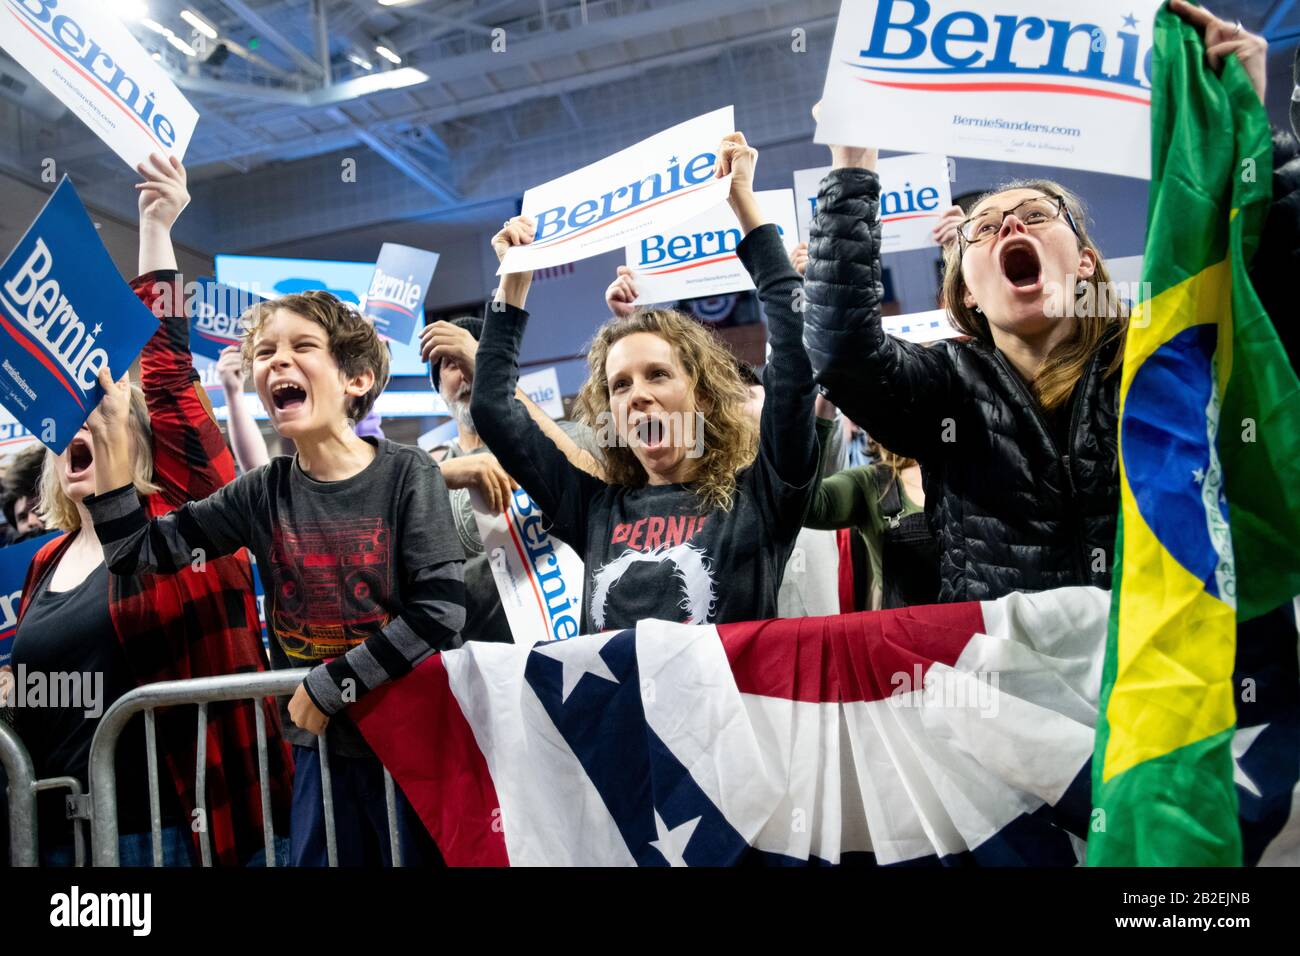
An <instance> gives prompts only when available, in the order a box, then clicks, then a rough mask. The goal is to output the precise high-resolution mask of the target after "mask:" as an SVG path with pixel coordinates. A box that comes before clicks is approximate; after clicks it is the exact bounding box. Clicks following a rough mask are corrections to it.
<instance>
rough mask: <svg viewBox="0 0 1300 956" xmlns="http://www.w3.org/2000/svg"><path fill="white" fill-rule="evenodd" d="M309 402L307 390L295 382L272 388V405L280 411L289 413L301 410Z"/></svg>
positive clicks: (282, 383)
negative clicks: (296, 409) (297, 409)
mask: <svg viewBox="0 0 1300 956" xmlns="http://www.w3.org/2000/svg"><path fill="white" fill-rule="evenodd" d="M306 401H307V390H306V389H304V388H303V387H302V386H301V385H295V384H294V383H293V382H281V383H279V384H278V385H275V386H273V387H272V388H271V404H272V405H274V406H275V407H276V409H277V410H278V411H281V412H287V411H291V410H293V409H295V408H300V407H301V406H302V404H303V403H304V402H306Z"/></svg>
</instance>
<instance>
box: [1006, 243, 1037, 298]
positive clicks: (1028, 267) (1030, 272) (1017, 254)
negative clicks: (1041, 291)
mask: <svg viewBox="0 0 1300 956" xmlns="http://www.w3.org/2000/svg"><path fill="white" fill-rule="evenodd" d="M1002 274H1003V275H1005V276H1006V277H1007V281H1008V282H1010V283H1011V284H1012V285H1013V286H1015V287H1016V288H1017V289H1032V288H1033V287H1034V286H1036V285H1038V280H1039V277H1040V276H1041V275H1042V266H1041V265H1040V264H1039V262H1038V253H1036V252H1035V251H1034V248H1033V246H1030V245H1027V244H1024V243H1021V244H1017V245H1014V246H1010V247H1008V248H1007V249H1005V250H1003V252H1002Z"/></svg>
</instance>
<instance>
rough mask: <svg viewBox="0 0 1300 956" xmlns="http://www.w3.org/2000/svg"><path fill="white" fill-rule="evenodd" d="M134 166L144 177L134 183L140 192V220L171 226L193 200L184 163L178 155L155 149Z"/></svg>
mask: <svg viewBox="0 0 1300 956" xmlns="http://www.w3.org/2000/svg"><path fill="white" fill-rule="evenodd" d="M135 169H136V172H138V173H139V174H140V175H141V176H143V177H144V182H142V183H136V184H135V188H136V190H137V192H139V194H140V198H139V206H140V224H141V225H142V226H143V225H145V224H146V223H148V224H152V225H158V226H161V227H162V228H164V229H171V227H172V226H173V225H174V224H175V222H176V220H177V219H178V218H180V214H181V210H183V209H184V208H185V207H186V206H188V205H189V203H190V194H189V191H188V190H187V189H186V187H185V167H184V166H182V165H181V161H180V160H179V159H177V158H176V157H175V156H163V155H161V154H159V153H153V154H151V155H150V157H149V158H148V159H147V160H145V161H144V162H143V163H141V164H140V165H139V166H137V167H136V168H135Z"/></svg>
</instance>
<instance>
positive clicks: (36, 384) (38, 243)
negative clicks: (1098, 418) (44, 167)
mask: <svg viewBox="0 0 1300 956" xmlns="http://www.w3.org/2000/svg"><path fill="white" fill-rule="evenodd" d="M157 329H158V320H157V319H156V318H155V317H154V316H153V314H152V313H150V311H149V310H148V309H147V308H145V306H144V304H143V303H141V301H140V300H139V299H137V298H136V296H135V293H134V292H132V291H131V287H130V286H128V285H127V284H126V283H125V282H123V281H122V277H121V276H120V275H119V274H118V271H117V267H116V266H114V265H113V260H112V259H110V258H109V257H108V252H107V251H106V250H105V249H104V246H103V244H102V243H101V242H100V241H99V236H98V235H96V233H95V226H94V224H93V223H91V221H90V217H89V216H87V215H86V210H85V208H84V207H83V206H82V205H81V200H80V199H79V198H78V197H77V191H76V190H75V189H73V188H72V181H71V180H69V179H68V177H66V176H64V177H63V181H62V182H61V183H59V188H58V189H56V190H55V191H54V195H53V196H51V197H50V199H49V201H48V202H47V203H46V204H45V208H44V209H42V210H41V214H40V215H39V216H37V217H36V221H35V222H33V223H32V224H31V226H30V227H29V228H28V230H27V232H26V234H24V235H23V237H22V239H20V240H19V241H18V245H17V246H16V247H14V251H13V252H12V253H10V254H9V258H8V259H6V260H5V262H4V265H0V405H4V407H5V408H7V409H9V411H10V412H11V413H13V416H14V417H15V418H17V419H18V421H20V422H21V423H22V424H23V425H25V426H26V427H27V428H29V429H31V430H32V431H33V432H34V433H35V434H36V436H37V437H38V438H40V440H41V441H42V442H43V443H44V444H45V445H46V447H48V448H49V449H50V450H51V451H53V452H54V453H55V454H58V453H60V452H62V451H63V449H64V448H66V447H67V446H68V443H69V442H70V441H72V436H73V435H75V434H76V433H77V429H79V428H80V427H81V425H82V423H83V422H85V420H86V418H87V416H88V415H90V413H91V412H92V411H93V410H94V409H95V406H96V405H98V404H99V400H100V398H101V397H103V390H102V389H100V387H99V383H98V382H97V381H96V379H97V378H98V376H99V372H100V369H103V368H109V369H111V370H112V372H113V374H115V375H121V374H123V373H124V372H125V371H126V370H127V369H128V368H129V367H130V365H131V363H132V362H134V361H135V358H136V356H137V355H139V354H140V350H141V349H143V348H144V344H145V343H146V342H147V341H149V337H150V336H151V335H153V333H154V332H156V331H157Z"/></svg>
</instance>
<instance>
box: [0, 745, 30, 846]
mask: <svg viewBox="0 0 1300 956" xmlns="http://www.w3.org/2000/svg"><path fill="white" fill-rule="evenodd" d="M0 765H3V766H4V768H5V776H6V778H7V788H6V794H7V796H8V800H9V862H10V863H11V864H12V865H13V866H35V865H36V767H35V766H33V764H32V758H31V755H30V754H28V753H27V748H26V747H24V746H23V742H22V741H21V740H19V739H18V734H17V733H15V732H14V729H13V728H12V727H10V726H9V725H8V724H7V723H5V722H4V721H2V720H0Z"/></svg>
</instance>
